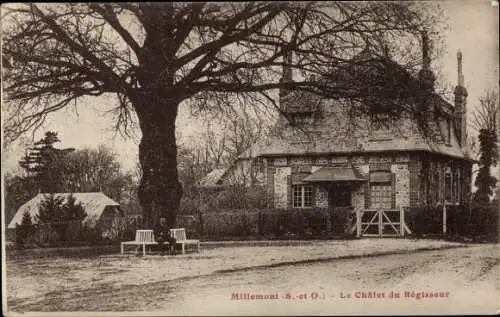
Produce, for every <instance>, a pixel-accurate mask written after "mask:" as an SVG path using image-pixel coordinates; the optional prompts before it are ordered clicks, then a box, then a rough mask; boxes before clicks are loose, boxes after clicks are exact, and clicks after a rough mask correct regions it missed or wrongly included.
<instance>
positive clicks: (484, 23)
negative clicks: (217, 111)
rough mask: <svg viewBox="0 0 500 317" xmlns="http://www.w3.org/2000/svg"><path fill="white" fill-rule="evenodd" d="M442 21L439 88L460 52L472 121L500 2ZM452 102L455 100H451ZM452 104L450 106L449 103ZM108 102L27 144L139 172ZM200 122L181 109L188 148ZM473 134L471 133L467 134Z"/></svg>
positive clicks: (487, 74)
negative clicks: (45, 139) (102, 148)
mask: <svg viewBox="0 0 500 317" xmlns="http://www.w3.org/2000/svg"><path fill="white" fill-rule="evenodd" d="M440 3H441V6H442V8H443V10H444V15H445V16H444V18H445V19H446V20H447V23H448V26H449V28H448V29H447V30H445V31H444V34H443V38H444V44H445V52H444V54H443V56H442V59H441V60H440V61H437V63H438V65H434V66H435V67H438V68H440V69H441V73H442V76H441V77H440V78H438V80H440V81H441V83H440V84H441V85H444V86H446V85H451V87H454V86H455V85H456V82H457V58H456V53H457V50H461V51H462V55H463V75H464V77H465V86H466V88H467V90H468V92H469V96H468V99H467V100H468V109H467V111H468V117H469V118H470V117H471V113H472V111H473V110H474V107H476V106H477V105H478V103H479V98H480V97H481V95H482V94H483V92H484V91H485V90H487V89H495V90H497V89H498V84H499V72H498V69H499V65H498V58H499V56H500V55H499V47H498V45H499V40H498V39H499V34H498V33H499V32H498V25H499V21H498V1H490V0H453V1H451V0H450V1H441V2H440ZM447 97H452V96H447ZM449 101H452V100H451V99H450V100H449ZM111 102H112V100H111V99H109V98H86V99H84V100H80V101H79V102H78V104H77V109H78V111H75V108H74V107H70V108H68V109H65V110H62V111H60V112H57V113H54V114H53V115H51V116H49V117H48V119H47V121H46V123H45V124H44V125H43V127H42V128H41V129H39V130H38V131H36V132H35V133H34V135H30V136H26V139H28V141H29V140H32V139H34V140H39V139H40V138H41V137H42V136H43V134H44V132H45V131H48V130H52V131H57V132H58V133H59V134H58V135H59V138H60V139H61V141H62V142H61V143H59V144H58V147H61V148H63V147H74V148H77V149H78V148H84V147H92V148H95V147H97V145H98V144H105V145H107V146H109V147H110V148H112V149H113V150H114V151H115V152H116V153H117V155H118V160H119V161H120V162H121V164H122V166H123V168H124V169H125V170H130V169H133V168H135V165H136V162H137V157H138V155H137V153H138V144H139V139H138V137H137V136H136V137H132V138H124V137H122V136H120V135H119V134H117V133H116V132H115V131H114V130H113V124H114V122H113V116H112V115H110V114H109V113H106V110H107V109H109V107H110V105H111V104H110V103H111ZM201 123H202V122H201V121H200V119H196V118H192V117H191V116H190V115H189V111H188V109H185V108H182V107H181V109H180V113H179V116H178V119H177V122H176V129H177V132H178V135H180V136H181V139H182V140H185V141H187V142H189V140H190V139H195V138H196V135H197V133H198V132H199V131H200V130H199V126H200V125H201ZM469 131H470V128H469ZM471 133H472V132H471ZM23 151H24V147H23V145H22V144H21V143H17V144H13V145H12V146H11V147H10V148H9V149H8V151H2V169H3V170H6V171H11V172H16V171H17V170H19V168H18V167H17V165H18V164H17V162H18V160H19V159H20V157H21V156H22V155H23V153H24V152H23Z"/></svg>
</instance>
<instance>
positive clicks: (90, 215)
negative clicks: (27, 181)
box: [7, 192, 120, 229]
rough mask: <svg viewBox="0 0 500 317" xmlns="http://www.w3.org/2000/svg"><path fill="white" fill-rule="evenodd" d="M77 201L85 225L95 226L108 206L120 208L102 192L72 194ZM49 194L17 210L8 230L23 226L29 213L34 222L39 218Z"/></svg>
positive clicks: (39, 195) (68, 194)
mask: <svg viewBox="0 0 500 317" xmlns="http://www.w3.org/2000/svg"><path fill="white" fill-rule="evenodd" d="M72 194H73V197H74V198H75V200H76V203H77V204H78V203H81V204H82V206H83V208H84V209H85V212H86V213H87V217H85V219H84V220H83V223H84V224H88V225H90V226H93V225H95V224H96V221H97V220H99V219H100V217H101V215H102V213H103V211H104V209H105V208H106V207H107V206H120V204H119V203H117V202H116V201H114V200H113V199H111V198H109V197H108V196H106V195H104V193H102V192H92V193H72ZM46 195H48V194H42V193H40V194H38V195H36V196H35V197H34V198H32V199H31V200H29V201H28V202H26V203H24V204H23V205H22V206H21V207H19V209H18V210H17V212H16V214H15V215H14V217H13V218H12V220H11V221H10V223H9V226H8V227H7V228H9V229H13V228H15V227H16V225H17V224H21V222H22V219H23V215H24V213H25V212H28V213H29V214H30V215H31V219H32V221H33V222H36V221H35V219H36V217H37V216H38V210H39V208H40V203H41V202H42V201H43V200H44V198H45V196H46ZM70 195H71V193H55V194H54V196H55V197H63V198H64V199H65V200H66V199H67V198H68V197H69V196H70Z"/></svg>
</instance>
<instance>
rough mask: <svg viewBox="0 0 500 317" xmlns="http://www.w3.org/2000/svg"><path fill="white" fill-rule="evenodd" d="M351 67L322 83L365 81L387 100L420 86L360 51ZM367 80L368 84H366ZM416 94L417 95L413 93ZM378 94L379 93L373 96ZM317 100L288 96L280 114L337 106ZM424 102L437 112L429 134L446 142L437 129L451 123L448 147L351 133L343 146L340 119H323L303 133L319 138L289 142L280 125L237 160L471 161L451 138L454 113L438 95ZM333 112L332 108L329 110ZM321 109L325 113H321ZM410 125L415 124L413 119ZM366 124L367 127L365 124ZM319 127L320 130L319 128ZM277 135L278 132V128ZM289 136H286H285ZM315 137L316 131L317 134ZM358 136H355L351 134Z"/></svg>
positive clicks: (413, 137)
mask: <svg viewBox="0 0 500 317" xmlns="http://www.w3.org/2000/svg"><path fill="white" fill-rule="evenodd" d="M353 60H354V61H355V62H356V63H355V64H354V65H351V66H346V68H345V69H343V70H342V69H341V70H339V71H337V72H335V73H332V74H331V75H330V76H329V77H328V78H326V80H328V81H331V82H332V85H335V83H338V82H343V81H349V82H350V84H352V83H353V82H356V83H358V84H357V85H358V86H359V87H362V86H363V85H364V83H366V81H367V80H369V81H370V82H372V83H373V82H380V85H376V86H377V87H378V88H377V87H376V89H380V90H381V91H382V92H384V91H387V93H388V94H389V95H390V96H393V95H394V96H395V97H397V96H400V97H401V96H403V97H406V96H407V95H405V94H406V93H407V92H405V90H412V91H413V92H410V96H411V94H415V93H416V94H418V90H419V89H420V88H419V87H420V84H419V81H418V79H417V78H415V77H414V76H412V75H411V74H410V73H409V72H408V71H407V70H405V69H404V68H403V67H401V66H400V65H398V64H397V63H396V62H394V61H392V60H390V59H388V58H385V57H380V56H371V55H370V54H369V53H367V52H362V53H360V54H359V56H357V57H355V58H354V59H353ZM368 78H369V79H368ZM415 90H416V92H415ZM378 93H380V91H379V92H378ZM318 98H319V97H318V96H317V95H314V94H312V93H309V92H303V91H301V92H297V93H294V92H290V93H289V94H288V95H287V96H286V97H285V98H284V99H283V100H284V102H291V105H284V107H283V108H284V109H292V110H293V111H291V112H290V113H294V112H295V113H296V112H300V111H296V110H295V108H300V104H301V103H302V102H305V103H306V104H307V106H306V107H305V108H306V109H309V108H310V107H311V105H312V104H314V105H315V107H316V105H317V104H319V107H321V103H322V102H338V101H337V100H332V99H328V98H319V99H321V100H320V102H317V101H318ZM429 100H432V101H431V102H432V103H433V104H434V106H435V108H436V109H437V110H438V111H437V113H438V115H437V118H438V119H437V120H436V122H432V123H431V124H430V129H431V130H432V132H433V133H434V132H435V133H437V134H438V135H439V134H441V137H443V138H445V136H446V134H447V132H446V131H445V128H444V127H443V126H442V123H443V122H440V120H441V121H442V119H443V118H446V119H449V120H450V122H451V131H452V132H451V140H450V142H449V143H448V144H446V143H445V142H441V141H436V140H433V141H431V139H429V138H425V137H423V136H422V135H420V134H419V133H410V134H405V133H399V134H393V135H392V134H391V135H389V136H388V137H386V138H376V137H375V138H374V137H371V136H369V135H366V133H365V135H360V133H354V135H352V136H349V135H347V137H348V138H350V140H349V142H345V138H346V134H347V133H343V131H342V130H345V128H342V127H339V126H341V125H342V124H343V123H344V122H343V121H345V119H342V118H341V117H340V118H337V119H336V121H335V120H328V119H327V118H323V119H321V118H320V119H319V121H316V122H315V123H313V124H306V130H307V129H308V128H312V129H313V130H314V129H315V130H320V131H319V132H320V133H319V134H312V135H310V136H303V137H302V138H301V137H295V138H293V137H290V135H291V134H293V133H291V132H290V129H291V127H290V125H289V124H284V125H282V126H280V128H281V129H282V131H281V132H282V133H274V134H273V135H269V136H267V138H266V140H265V142H264V141H259V142H257V143H256V144H255V145H254V146H253V147H251V148H250V149H249V150H248V151H246V152H245V153H243V154H244V155H241V156H240V157H239V159H243V158H248V156H249V155H250V154H251V156H283V155H315V154H337V153H338V154H351V153H352V154H354V153H356V154H362V153H370V152H387V151H405V152H407V151H426V152H431V153H439V154H442V155H447V156H450V157H455V158H462V159H466V160H473V158H472V154H471V153H472V152H471V150H470V149H469V148H468V147H467V146H466V145H465V146H461V145H460V144H459V142H458V138H457V136H456V133H455V125H454V124H453V110H454V107H453V106H452V105H451V104H450V103H448V102H447V101H446V100H444V99H443V98H442V97H441V96H439V95H438V94H437V93H435V94H434V95H433V96H432V97H431V98H430V99H429ZM332 106H333V107H336V105H335V104H333V105H332ZM323 110H324V108H323ZM329 115H330V113H324V114H323V116H324V117H326V116H329ZM413 120H415V119H413ZM367 124H368V123H367ZM318 126H322V128H318ZM278 130H279V129H278ZM287 131H288V132H287ZM316 132H317V131H316ZM355 132H358V131H355Z"/></svg>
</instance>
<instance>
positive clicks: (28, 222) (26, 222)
mask: <svg viewBox="0 0 500 317" xmlns="http://www.w3.org/2000/svg"><path fill="white" fill-rule="evenodd" d="M32 224H33V221H32V219H31V214H30V213H29V212H27V211H25V212H24V214H23V220H22V221H21V225H23V226H31V225H32Z"/></svg>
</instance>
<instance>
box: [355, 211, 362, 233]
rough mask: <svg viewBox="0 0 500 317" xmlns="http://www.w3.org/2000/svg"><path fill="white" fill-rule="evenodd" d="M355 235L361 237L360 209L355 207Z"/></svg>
mask: <svg viewBox="0 0 500 317" xmlns="http://www.w3.org/2000/svg"><path fill="white" fill-rule="evenodd" d="M356 237H358V238H359V237H361V209H356Z"/></svg>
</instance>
